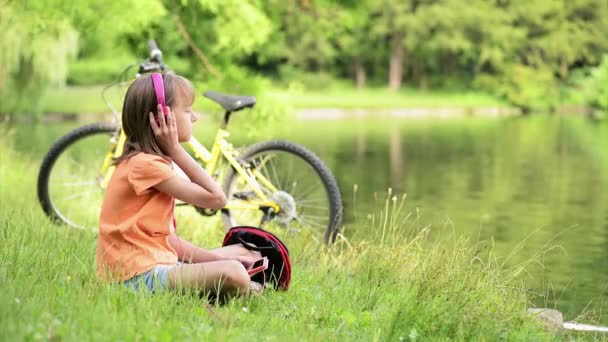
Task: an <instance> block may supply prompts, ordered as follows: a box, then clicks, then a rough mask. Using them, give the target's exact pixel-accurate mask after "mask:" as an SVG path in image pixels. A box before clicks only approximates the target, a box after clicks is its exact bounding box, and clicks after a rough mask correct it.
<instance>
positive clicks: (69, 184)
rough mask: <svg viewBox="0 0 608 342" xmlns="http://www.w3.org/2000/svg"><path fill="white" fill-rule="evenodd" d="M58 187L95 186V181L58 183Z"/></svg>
mask: <svg viewBox="0 0 608 342" xmlns="http://www.w3.org/2000/svg"><path fill="white" fill-rule="evenodd" d="M57 185H58V186H66V187H67V186H82V185H97V181H86V182H71V183H59V184H57Z"/></svg>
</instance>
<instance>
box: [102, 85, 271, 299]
mask: <svg viewBox="0 0 608 342" xmlns="http://www.w3.org/2000/svg"><path fill="white" fill-rule="evenodd" d="M163 76H164V77H163ZM155 77H162V78H160V80H161V81H162V83H164V92H165V100H166V104H167V107H165V113H166V115H165V114H163V108H162V107H161V106H160V104H159V102H157V94H156V93H155V89H154V82H153V80H152V75H144V76H142V77H140V78H138V79H137V80H136V81H135V82H133V84H131V86H130V87H129V89H128V90H127V94H126V96H125V101H124V104H123V110H122V127H123V129H124V131H125V134H126V136H127V140H126V143H125V148H124V152H123V154H122V156H121V157H119V158H118V159H117V160H116V162H115V164H116V170H115V171H114V174H113V176H112V179H111V180H110V183H109V184H108V188H107V191H106V193H105V197H104V201H103V205H102V208H101V213H100V218H99V240H98V244H97V273H98V275H99V276H100V277H101V278H102V279H104V280H106V281H110V282H115V281H119V282H123V283H124V284H125V285H127V286H128V287H131V288H134V289H136V290H137V289H139V288H140V287H141V286H145V287H147V288H148V289H149V290H150V291H152V292H156V291H161V290H165V289H178V288H190V289H195V290H209V291H214V292H218V293H219V292H221V293H222V294H223V295H234V294H244V293H247V292H248V291H249V290H250V289H251V290H254V291H256V292H259V291H261V285H259V284H257V283H252V282H250V278H249V275H248V274H247V271H246V268H247V267H249V266H251V265H252V264H253V262H255V261H256V260H257V259H259V258H260V257H261V256H260V254H259V253H258V252H252V251H249V250H247V249H245V248H244V247H242V246H240V245H233V246H227V247H224V248H219V249H215V250H212V251H209V250H205V249H202V248H199V247H197V246H195V245H193V244H192V243H190V242H188V241H185V240H183V239H181V238H180V237H178V236H177V235H176V234H175V228H176V227H175V220H174V214H173V210H174V207H175V199H179V200H182V201H184V202H186V203H189V204H192V205H195V206H197V207H203V208H210V209H221V208H223V207H224V206H225V205H226V197H225V195H224V193H223V192H222V189H221V188H220V186H219V185H218V184H217V183H216V182H215V181H214V180H213V178H211V176H209V174H208V173H207V172H205V170H204V169H203V168H202V167H201V166H200V165H199V164H198V163H196V161H194V160H193V159H192V157H190V155H189V154H188V153H186V151H185V150H184V149H183V148H182V147H181V145H180V143H181V142H185V141H188V140H189V139H190V136H191V134H192V124H193V123H194V122H195V121H196V120H197V114H196V113H194V112H193V111H192V103H193V102H194V97H195V93H194V89H193V87H192V84H191V83H190V82H189V81H188V80H186V79H185V78H183V77H181V76H177V75H175V74H164V75H160V76H159V74H157V75H156V76H155ZM157 81H158V80H157ZM157 83H158V82H157ZM172 162H173V163H175V164H177V166H179V168H180V169H182V170H183V171H184V173H185V174H186V175H187V176H188V177H189V178H190V180H187V179H185V178H183V177H180V176H179V175H177V173H176V172H175V171H174V170H173V167H172Z"/></svg>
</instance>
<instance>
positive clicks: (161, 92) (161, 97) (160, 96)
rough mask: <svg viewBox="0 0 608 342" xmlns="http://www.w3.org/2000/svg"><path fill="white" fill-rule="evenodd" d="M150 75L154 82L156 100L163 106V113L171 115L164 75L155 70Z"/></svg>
mask: <svg viewBox="0 0 608 342" xmlns="http://www.w3.org/2000/svg"><path fill="white" fill-rule="evenodd" d="M150 77H151V78H152V83H153V84H154V94H155V95H156V102H157V103H158V104H159V105H161V107H162V108H163V114H165V115H169V110H168V109H167V104H166V103H165V82H164V81H163V75H162V74H161V73H158V72H153V73H152V74H151V75H150Z"/></svg>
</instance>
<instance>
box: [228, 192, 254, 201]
mask: <svg viewBox="0 0 608 342" xmlns="http://www.w3.org/2000/svg"><path fill="white" fill-rule="evenodd" d="M232 196H233V197H234V198H237V199H240V200H243V201H249V200H250V199H253V198H254V197H255V192H253V191H243V192H235V193H234V194H232Z"/></svg>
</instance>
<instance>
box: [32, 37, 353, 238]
mask: <svg viewBox="0 0 608 342" xmlns="http://www.w3.org/2000/svg"><path fill="white" fill-rule="evenodd" d="M150 47H151V51H152V52H151V57H150V58H148V59H146V60H144V61H143V62H141V63H140V64H139V71H138V73H137V74H136V77H137V76H139V75H141V74H143V73H146V72H152V71H159V70H160V71H164V70H166V66H165V65H164V64H163V63H162V58H161V56H162V53H161V52H160V50H159V49H158V48H157V47H156V44H155V43H154V42H153V41H151V42H150ZM123 74H125V72H123ZM204 96H205V97H207V98H209V99H211V100H213V101H215V102H217V103H218V104H219V105H221V106H222V107H223V109H224V110H225V114H224V119H223V122H222V125H221V127H220V128H219V129H218V131H217V133H216V135H215V140H214V143H213V146H212V148H211V150H208V149H207V148H205V147H204V146H203V145H202V144H201V143H200V142H199V141H198V140H197V139H196V138H195V137H194V136H193V137H192V139H191V140H190V141H189V142H188V143H186V145H187V146H186V147H187V149H188V150H189V151H191V153H192V155H193V157H194V158H195V159H196V160H197V161H198V162H199V163H201V165H202V166H203V167H204V168H205V169H206V170H207V172H209V174H211V175H213V176H214V177H215V178H216V179H217V180H218V181H219V182H221V184H222V185H223V190H224V192H225V193H226V196H227V198H228V204H227V205H226V207H225V208H224V209H222V210H220V213H219V214H220V215H221V216H222V221H223V225H224V227H225V228H226V229H228V228H230V227H233V226H238V225H253V226H264V225H266V224H274V225H277V226H279V227H283V228H286V229H288V230H290V231H301V230H305V229H310V230H313V231H314V232H318V233H321V234H323V238H324V240H325V242H333V241H334V239H335V238H336V236H337V234H338V232H339V229H340V227H341V222H342V200H341V197H340V192H339V189H338V186H337V183H336V180H335V178H334V177H333V175H332V173H331V171H330V170H329V169H328V168H327V166H326V165H325V164H324V163H323V161H322V160H321V159H320V158H319V157H318V156H316V155H315V154H314V153H313V152H311V151H309V150H308V149H306V148H304V147H302V146H300V145H298V144H295V143H292V142H289V141H283V140H271V141H264V142H260V143H257V144H254V145H251V146H249V147H246V148H235V147H234V146H233V145H232V144H231V143H230V142H229V141H228V140H227V139H228V137H229V136H230V133H229V132H228V130H227V127H228V123H229V121H230V118H231V115H232V114H233V113H235V112H237V111H240V110H242V109H245V108H251V107H253V106H254V105H255V104H256V99H255V97H252V96H234V95H226V94H221V93H218V92H213V91H207V92H205V93H204ZM110 108H111V109H112V112H113V113H114V122H112V123H94V124H89V125H85V126H82V127H79V128H76V129H75V130H73V131H71V132H69V133H68V134H66V135H64V136H63V137H61V138H59V139H58V140H57V141H56V142H55V143H54V144H53V145H52V147H51V148H50V150H49V152H48V153H47V155H46V156H45V158H44V160H43V162H42V165H41V167H40V171H39V175H38V199H39V201H40V204H41V206H42V208H43V210H44V212H45V213H46V215H47V216H48V217H49V218H50V219H51V220H52V221H53V222H56V223H61V224H67V225H68V226H71V227H75V228H83V229H93V230H96V226H97V219H98V216H99V209H100V207H101V203H102V200H103V192H104V189H105V188H106V186H107V184H108V182H109V180H110V178H111V176H112V173H113V171H114V169H115V166H113V160H114V158H116V157H118V156H120V155H121V154H122V150H123V145H124V142H125V138H126V137H125V134H124V131H123V130H122V129H121V128H120V125H119V124H118V123H119V122H120V120H119V119H118V118H119V115H120V113H118V112H117V111H115V110H114V109H113V108H112V107H111V106H110ZM196 209H197V211H198V213H200V214H201V215H204V216H215V215H218V213H217V211H216V210H210V209H205V208H196Z"/></svg>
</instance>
